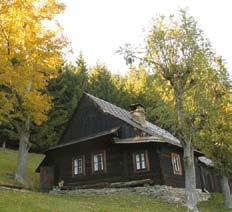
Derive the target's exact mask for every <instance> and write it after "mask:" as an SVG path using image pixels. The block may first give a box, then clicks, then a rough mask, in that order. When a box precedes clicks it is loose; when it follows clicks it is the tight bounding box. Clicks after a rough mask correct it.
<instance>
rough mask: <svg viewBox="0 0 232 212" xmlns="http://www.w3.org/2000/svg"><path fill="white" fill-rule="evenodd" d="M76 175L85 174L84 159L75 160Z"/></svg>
mask: <svg viewBox="0 0 232 212" xmlns="http://www.w3.org/2000/svg"><path fill="white" fill-rule="evenodd" d="M73 162H74V164H73V166H74V174H75V175H77V174H82V173H83V158H76V159H74V161H73Z"/></svg>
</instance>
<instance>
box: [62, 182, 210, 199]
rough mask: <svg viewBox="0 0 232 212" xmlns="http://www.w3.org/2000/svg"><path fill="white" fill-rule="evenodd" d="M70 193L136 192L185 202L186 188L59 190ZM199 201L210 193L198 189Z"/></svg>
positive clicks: (157, 186) (151, 187) (163, 186)
mask: <svg viewBox="0 0 232 212" xmlns="http://www.w3.org/2000/svg"><path fill="white" fill-rule="evenodd" d="M59 193H62V194H68V195H80V194H81V195H109V194H129V193H136V194H141V195H145V196H149V197H154V198H158V199H161V200H164V201H165V202H168V203H182V204H184V203H185V190H184V189H183V188H173V187H171V186H165V185H162V186H160V185H154V186H145V187H132V188H103V189H76V190H70V191H59ZM197 196H198V201H199V202H200V201H207V200H208V199H209V198H210V194H209V193H204V192H202V191H201V190H200V189H197Z"/></svg>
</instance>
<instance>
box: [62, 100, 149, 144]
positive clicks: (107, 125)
mask: <svg viewBox="0 0 232 212" xmlns="http://www.w3.org/2000/svg"><path fill="white" fill-rule="evenodd" d="M82 98H83V99H82V100H81V101H80V102H79V105H78V106H77V108H76V110H75V112H74V114H73V116H72V118H71V119H70V121H69V123H68V127H67V128H66V130H65V131H64V133H63V135H62V137H61V139H60V141H59V143H68V142H70V141H72V140H74V139H79V138H82V137H85V136H89V135H93V134H96V133H99V132H102V131H104V130H109V129H112V128H114V127H121V129H120V131H119V137H120V138H129V137H134V136H137V135H141V134H142V135H145V133H144V132H142V131H141V130H138V129H136V128H134V127H132V126H130V125H128V124H127V123H125V122H123V121H121V120H120V119H118V118H116V117H113V116H112V115H110V114H107V113H104V112H103V111H101V110H100V109H99V108H98V106H97V105H96V104H95V103H94V102H93V101H91V100H90V99H89V98H88V97H86V96H83V97H82Z"/></svg>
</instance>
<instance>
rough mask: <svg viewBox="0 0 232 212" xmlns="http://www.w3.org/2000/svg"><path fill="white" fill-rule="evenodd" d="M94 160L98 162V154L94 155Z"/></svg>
mask: <svg viewBox="0 0 232 212" xmlns="http://www.w3.org/2000/svg"><path fill="white" fill-rule="evenodd" d="M93 161H94V163H97V162H98V158H97V155H94V156H93Z"/></svg>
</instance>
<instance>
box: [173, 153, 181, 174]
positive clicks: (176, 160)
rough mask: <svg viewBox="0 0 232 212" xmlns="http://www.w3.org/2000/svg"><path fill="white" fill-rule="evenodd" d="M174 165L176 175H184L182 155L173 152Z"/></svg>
mask: <svg viewBox="0 0 232 212" xmlns="http://www.w3.org/2000/svg"><path fill="white" fill-rule="evenodd" d="M172 167H173V173H174V174H175V175H182V169H181V162H180V155H179V154H175V153H172Z"/></svg>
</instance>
